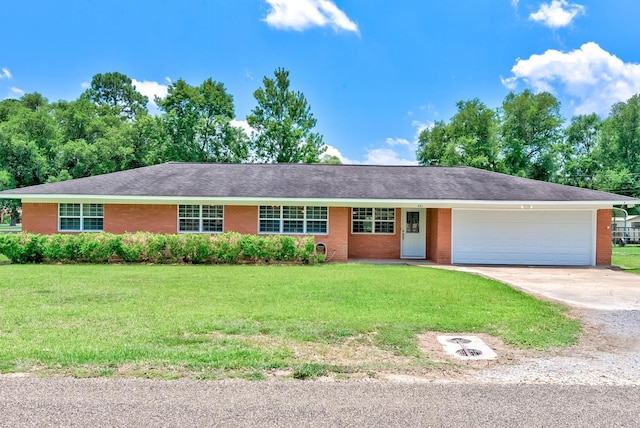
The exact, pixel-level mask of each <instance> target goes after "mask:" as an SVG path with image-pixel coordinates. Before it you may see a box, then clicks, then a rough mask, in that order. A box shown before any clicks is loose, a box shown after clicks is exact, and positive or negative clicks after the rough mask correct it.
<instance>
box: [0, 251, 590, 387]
mask: <svg viewBox="0 0 640 428" xmlns="http://www.w3.org/2000/svg"><path fill="white" fill-rule="evenodd" d="M0 278H1V281H0V295H1V299H0V372H5V373H6V372H19V371H27V372H28V371H36V372H43V373H64V374H70V373H71V374H74V373H75V374H78V375H82V374H83V373H88V374H89V375H106V376H109V375H118V374H122V373H124V374H125V375H128V376H165V377H171V376H174V375H175V376H192V377H198V376H204V377H206V376H207V373H213V374H215V376H220V375H221V376H225V374H227V375H228V374H230V373H231V374H232V373H239V372H240V373H245V376H249V377H252V376H255V377H257V378H260V377H261V373H264V372H265V371H268V370H270V369H278V368H295V367H294V366H295V365H296V364H300V361H299V360H296V362H294V361H293V359H292V357H293V353H294V350H292V349H291V348H290V347H288V346H286V345H282V343H309V342H315V343H323V344H327V343H329V344H330V343H342V342H344V341H345V340H349V339H350V338H351V339H353V338H354V337H358V336H359V335H368V336H372V337H374V338H375V339H374V340H375V343H374V344H375V346H377V347H380V348H382V349H384V350H387V351H390V352H392V353H394V354H396V355H405V356H409V357H411V358H418V359H420V358H422V359H424V358H425V357H424V356H423V355H421V353H420V352H419V351H418V347H417V339H416V334H418V333H421V332H425V331H442V332H485V333H489V334H492V335H495V336H497V337H500V338H502V339H503V340H504V341H505V342H507V343H509V344H512V345H514V346H517V347H522V348H548V347H553V346H564V345H569V344H572V343H574V342H575V340H576V339H575V338H576V335H577V334H578V332H579V330H580V326H579V324H578V323H577V322H576V321H574V320H571V319H569V318H567V317H566V316H565V315H564V313H563V309H562V308H561V307H559V306H556V305H553V304H550V303H546V302H541V301H538V300H535V299H533V298H531V297H529V296H527V295H525V294H523V293H521V292H519V291H515V290H513V289H511V288H510V287H508V286H506V285H504V284H501V283H498V282H494V281H491V280H488V279H485V278H481V277H476V276H472V275H469V274H465V273H462V272H453V271H446V270H440V269H432V268H422V267H415V266H376V265H354V264H348V265H320V266H145V265H3V266H0ZM256 337H259V338H261V340H260V341H256V340H252V339H255V338H256ZM270 338H271V339H273V340H270ZM282 338H284V339H286V341H283V340H281V339H282ZM303 363H304V362H303ZM247 373H248V374H247ZM212 376H213V375H212Z"/></svg>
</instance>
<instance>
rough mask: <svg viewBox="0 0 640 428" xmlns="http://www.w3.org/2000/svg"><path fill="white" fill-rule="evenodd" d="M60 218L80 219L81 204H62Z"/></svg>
mask: <svg viewBox="0 0 640 428" xmlns="http://www.w3.org/2000/svg"><path fill="white" fill-rule="evenodd" d="M60 217H80V204H60Z"/></svg>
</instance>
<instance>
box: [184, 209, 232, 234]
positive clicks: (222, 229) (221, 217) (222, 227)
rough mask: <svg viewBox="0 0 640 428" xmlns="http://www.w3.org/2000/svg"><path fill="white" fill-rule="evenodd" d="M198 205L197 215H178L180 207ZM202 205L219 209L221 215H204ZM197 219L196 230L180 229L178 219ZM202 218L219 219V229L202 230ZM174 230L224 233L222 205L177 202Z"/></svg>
mask: <svg viewBox="0 0 640 428" xmlns="http://www.w3.org/2000/svg"><path fill="white" fill-rule="evenodd" d="M187 206H189V207H198V217H190V216H180V207H187ZM203 207H214V209H215V210H220V211H221V212H222V216H216V217H211V216H209V217H204V215H203V211H204V210H203ZM196 219H197V220H198V230H180V220H196ZM204 220H220V225H221V229H220V230H204ZM176 230H177V231H178V233H208V234H213V233H224V205H219V204H216V205H210V204H178V222H177V224H176Z"/></svg>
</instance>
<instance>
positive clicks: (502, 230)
mask: <svg viewBox="0 0 640 428" xmlns="http://www.w3.org/2000/svg"><path fill="white" fill-rule="evenodd" d="M452 216H453V217H452V225H451V256H452V257H451V259H452V262H453V263H458V264H495V265H541V266H545V265H555V266H590V265H593V264H595V256H594V255H595V212H594V211H588V210H587V211H584V210H583V211H538V210H455V209H454V210H453V213H452Z"/></svg>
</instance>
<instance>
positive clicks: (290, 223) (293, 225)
mask: <svg viewBox="0 0 640 428" xmlns="http://www.w3.org/2000/svg"><path fill="white" fill-rule="evenodd" d="M282 223H283V225H282V232H283V233H304V221H302V220H284V221H283V222H282Z"/></svg>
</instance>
